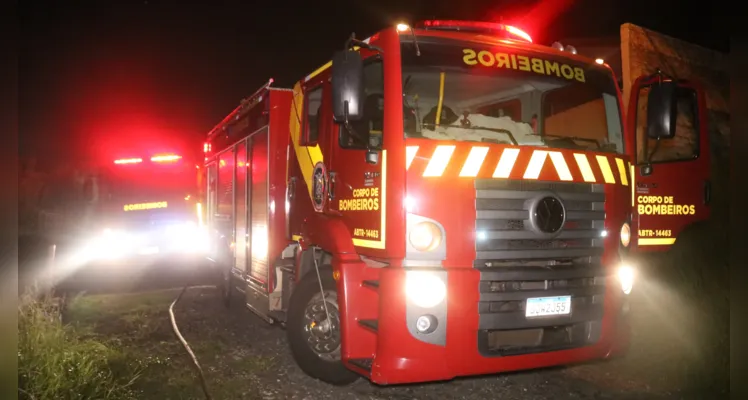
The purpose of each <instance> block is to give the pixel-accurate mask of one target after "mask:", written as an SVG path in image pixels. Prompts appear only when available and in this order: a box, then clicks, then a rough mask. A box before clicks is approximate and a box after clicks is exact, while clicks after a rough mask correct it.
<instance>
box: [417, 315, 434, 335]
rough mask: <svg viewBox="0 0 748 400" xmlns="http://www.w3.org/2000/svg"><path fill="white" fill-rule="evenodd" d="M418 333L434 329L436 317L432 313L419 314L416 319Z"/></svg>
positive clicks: (429, 331)
mask: <svg viewBox="0 0 748 400" xmlns="http://www.w3.org/2000/svg"><path fill="white" fill-rule="evenodd" d="M416 330H417V331H418V333H431V332H433V331H434V330H436V318H434V316H432V315H421V316H420V317H418V319H417V320H416Z"/></svg>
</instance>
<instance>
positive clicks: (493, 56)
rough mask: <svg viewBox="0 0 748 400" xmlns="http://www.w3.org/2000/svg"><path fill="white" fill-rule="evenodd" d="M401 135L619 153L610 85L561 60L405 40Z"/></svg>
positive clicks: (606, 76)
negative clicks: (414, 43) (414, 45)
mask: <svg viewBox="0 0 748 400" xmlns="http://www.w3.org/2000/svg"><path fill="white" fill-rule="evenodd" d="M403 40H404V41H403V49H402V53H401V54H402V59H403V71H402V76H403V107H404V108H403V114H404V131H405V136H406V137H420V138H429V139H435V140H457V141H481V142H494V143H506V144H518V145H534V146H544V147H554V148H572V149H583V150H592V151H604V152H617V153H621V152H623V151H624V148H623V132H622V124H621V116H620V108H619V104H618V98H617V92H616V87H615V81H614V80H613V76H612V74H610V72H609V71H608V70H606V69H605V68H603V67H601V66H599V65H595V64H583V63H580V62H578V61H576V60H570V59H566V58H564V57H563V56H562V55H555V56H554V55H549V54H545V53H536V52H531V51H527V50H520V49H518V48H516V47H502V46H489V45H485V44H479V43H473V42H455V41H445V40H440V41H435V40H434V39H430V38H425V37H424V38H423V39H421V40H419V47H420V52H421V55H420V56H417V55H416V52H415V49H414V48H413V44H412V42H408V41H406V39H405V38H403Z"/></svg>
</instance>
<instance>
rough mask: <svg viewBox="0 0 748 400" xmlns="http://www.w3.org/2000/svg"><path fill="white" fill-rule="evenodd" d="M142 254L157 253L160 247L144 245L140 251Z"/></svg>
mask: <svg viewBox="0 0 748 400" xmlns="http://www.w3.org/2000/svg"><path fill="white" fill-rule="evenodd" d="M139 253H140V254H157V253H158V247H156V246H151V247H143V248H142V249H140V251H139Z"/></svg>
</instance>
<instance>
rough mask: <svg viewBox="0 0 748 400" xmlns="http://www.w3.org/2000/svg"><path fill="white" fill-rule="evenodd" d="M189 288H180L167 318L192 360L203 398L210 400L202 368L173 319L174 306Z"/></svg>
mask: <svg viewBox="0 0 748 400" xmlns="http://www.w3.org/2000/svg"><path fill="white" fill-rule="evenodd" d="M189 287H191V286H189V285H187V286H185V287H183V288H182V291H181V292H179V296H177V298H176V299H174V301H173V302H172V303H171V305H170V306H169V318H171V327H172V330H173V331H174V334H176V335H177V338H178V339H179V341H180V342H181V343H182V346H184V349H185V350H186V351H187V354H188V355H189V356H190V358H191V359H192V365H193V366H194V367H195V370H196V371H197V375H198V377H199V378H200V386H201V387H202V389H203V394H204V395H205V398H206V399H208V400H212V399H213V397H212V396H211V395H210V392H209V391H208V384H207V382H206V380H205V374H203V368H202V367H201V366H200V363H199V362H198V361H197V357H196V356H195V353H194V352H193V351H192V348H190V345H189V344H188V343H187V340H186V339H185V338H184V336H182V334H181V333H180V332H179V327H178V326H177V320H176V318H175V317H174V306H175V305H176V304H177V303H179V300H181V299H182V295H184V292H186V291H187V288H189Z"/></svg>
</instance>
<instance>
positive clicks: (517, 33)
mask: <svg viewBox="0 0 748 400" xmlns="http://www.w3.org/2000/svg"><path fill="white" fill-rule="evenodd" d="M416 27H417V28H423V29H444V30H456V31H472V32H476V31H477V32H506V33H508V34H509V35H511V36H512V37H514V38H518V39H522V40H524V41H527V42H530V43H532V38H531V37H530V35H528V34H527V32H525V31H523V30H522V29H519V28H517V27H514V26H511V25H504V24H499V23H495V22H481V21H458V20H428V21H423V22H421V23H419V24H418V25H416Z"/></svg>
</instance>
